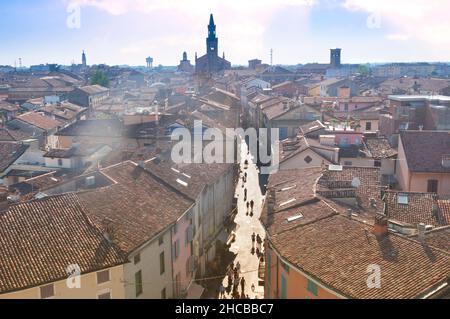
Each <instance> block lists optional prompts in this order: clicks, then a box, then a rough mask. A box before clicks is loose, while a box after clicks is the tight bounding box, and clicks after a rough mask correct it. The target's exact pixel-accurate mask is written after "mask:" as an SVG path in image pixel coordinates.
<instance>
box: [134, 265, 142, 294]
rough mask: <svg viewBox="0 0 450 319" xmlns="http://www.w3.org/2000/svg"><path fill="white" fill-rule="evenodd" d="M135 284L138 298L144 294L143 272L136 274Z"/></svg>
mask: <svg viewBox="0 0 450 319" xmlns="http://www.w3.org/2000/svg"><path fill="white" fill-rule="evenodd" d="M134 283H135V287H136V297H137V296H139V295H140V294H142V271H140V270H139V271H138V272H137V273H135V274H134Z"/></svg>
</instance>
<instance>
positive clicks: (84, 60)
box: [81, 50, 87, 68]
mask: <svg viewBox="0 0 450 319" xmlns="http://www.w3.org/2000/svg"><path fill="white" fill-rule="evenodd" d="M81 65H82V66H83V67H84V68H85V67H86V65H87V64H86V53H84V50H83V53H82V54H81Z"/></svg>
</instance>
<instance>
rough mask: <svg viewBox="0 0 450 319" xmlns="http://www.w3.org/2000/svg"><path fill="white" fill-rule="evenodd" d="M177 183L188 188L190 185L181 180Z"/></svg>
mask: <svg viewBox="0 0 450 319" xmlns="http://www.w3.org/2000/svg"><path fill="white" fill-rule="evenodd" d="M177 183H178V184H181V185H183V186H184V187H187V186H188V183H186V182H185V181H182V180H181V179H179V178H178V179H177Z"/></svg>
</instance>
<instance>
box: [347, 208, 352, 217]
mask: <svg viewBox="0 0 450 319" xmlns="http://www.w3.org/2000/svg"><path fill="white" fill-rule="evenodd" d="M352 214H353V213H352V210H351V209H350V208H349V209H347V217H348V218H349V219H352Z"/></svg>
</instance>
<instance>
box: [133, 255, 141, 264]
mask: <svg viewBox="0 0 450 319" xmlns="http://www.w3.org/2000/svg"><path fill="white" fill-rule="evenodd" d="M140 261H141V254H137V255H136V256H134V258H133V262H134V264H135V265H136V264H137V263H139V262H140Z"/></svg>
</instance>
